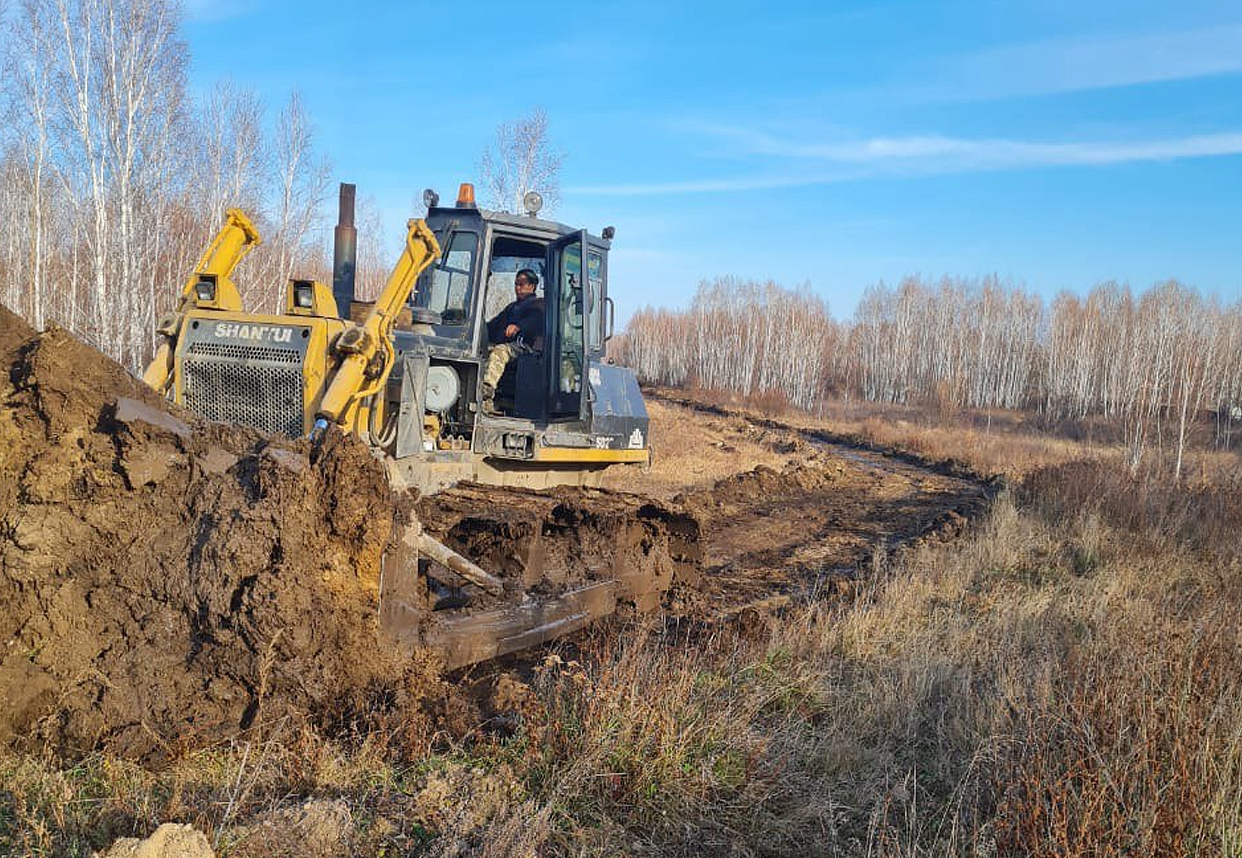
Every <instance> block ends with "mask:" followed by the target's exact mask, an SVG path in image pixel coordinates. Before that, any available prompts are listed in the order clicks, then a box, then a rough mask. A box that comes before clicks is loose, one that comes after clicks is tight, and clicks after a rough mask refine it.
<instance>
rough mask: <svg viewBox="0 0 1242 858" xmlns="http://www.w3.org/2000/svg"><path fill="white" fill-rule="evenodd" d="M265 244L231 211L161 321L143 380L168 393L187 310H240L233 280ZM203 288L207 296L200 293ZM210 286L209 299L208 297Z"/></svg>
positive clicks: (247, 221) (244, 219)
mask: <svg viewBox="0 0 1242 858" xmlns="http://www.w3.org/2000/svg"><path fill="white" fill-rule="evenodd" d="M261 242H262V238H260V237H259V230H258V229H256V228H255V225H254V223H252V222H251V220H250V218H248V217H246V215H245V213H244V212H242V210H241V209H229V210H228V212H227V214H226V215H225V220H224V226H223V227H221V228H220V231H219V232H218V233H216V237H215V238H214V239H213V240H212V242H211V244H209V245H207V249H206V250H204V251H203V255H202V256H201V257H200V258H199V260H198V264H197V265H196V266H194V273H193V274H191V275H190V277H189V279H188V280H186V283H185V286H183V287H182V289H181V302H180V304H178V306H177V309H176V310H174V311H173V312H171V313H168V314H167V315H165V316H164V318H162V319H160V323H159V325H158V326H157V327H156V332H157V333H158V334H159V335H160V344H159V346H158V347H157V348H156V350H155V357H154V358H153V359H152V360H151V363H150V364H148V365H147V369H146V372H144V373H143V374H142V380H143V381H145V382H146V383H147V384H148V385H150V386H151V387H153V388H155V389H156V390H157V391H159V392H160V393H165V394H166V393H167V391H168V382H169V380H170V379H171V378H172V373H173V358H174V354H175V352H176V350H177V336H178V334H180V332H181V321H182V318H183V317H184V316H185V313H186V311H187V310H189V309H191V308H193V307H210V308H212V309H216V310H240V309H241V296H240V295H239V294H238V292H237V287H236V286H235V285H234V284H233V281H232V280H231V279H230V277H231V276H232V274H233V269H235V268H236V267H237V264H238V263H239V262H241V261H242V259H243V258H244V257H245V256H246V254H247V253H249V252H250V251H251V250H253V249H254V248H255V247H257V246H258V245H259V244H260V243H261ZM200 286H202V287H203V289H204V294H203V295H200V294H199V289H200ZM207 286H210V296H209V297H207Z"/></svg>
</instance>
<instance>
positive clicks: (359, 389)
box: [311, 219, 440, 436]
mask: <svg viewBox="0 0 1242 858" xmlns="http://www.w3.org/2000/svg"><path fill="white" fill-rule="evenodd" d="M439 255H440V245H439V244H438V243H437V242H436V237H435V234H434V233H433V232H432V231H431V230H430V229H429V228H428V227H427V223H426V221H423V220H421V219H420V220H411V221H410V222H409V224H408V231H407V233H406V236H405V250H404V251H403V252H402V254H401V258H400V259H398V260H397V265H396V267H395V268H393V271H392V274H390V275H389V276H388V282H387V283H385V284H384V290H383V291H382V292H381V293H380V296H379V298H378V299H377V300H376V302H375V306H374V307H372V308H371V312H370V314H369V315H368V316H367V318H366V320H365V321H364V322H363V323H362V324H361V325H359V326H358V327H353V328H346V329H345V330H344V331H343V332H342V333H341V335H340V337H338V338H337V341H336V345H335V347H334V348H335V351H336V353H337V355H338V357H339V358H340V363H339V365H338V366H337V370H336V372H335V373H334V374H333V376H332V378H331V379H330V381H329V382H328V385H327V389H326V390H325V392H324V395H323V400H322V402H321V403H320V406H319V411H318V412H317V413H316V414H315V425H314V429H312V431H311V434H312V436H315V435H319V434H320V433H322V432H323V430H324V429H326V428H327V426H328V424H329V423H336V424H338V425H345V424H348V423H349V421H350V418H351V417H352V416H353V412H354V411H355V409H356V408H357V406H358V404H359V403H362V402H364V401H365V400H366V399H367V398H368V397H370V396H373V395H374V394H375V393H376V392H377V391H381V390H383V389H384V385H385V384H387V382H388V376H389V374H390V373H391V372H392V367H393V363H394V362H395V360H396V353H395V352H394V351H393V347H392V329H393V326H394V325H395V324H396V322H397V314H398V313H400V312H401V308H402V307H404V306H405V303H406V301H408V300H409V298H410V292H412V291H413V289H414V283H415V282H416V281H417V280H418V275H420V274H422V273H423V270H424V269H425V268H426V267H427V266H428V265H430V264H431V263H432V262H433V261H434V260H435V259H436V257H438V256H439Z"/></svg>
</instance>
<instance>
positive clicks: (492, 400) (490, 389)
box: [483, 381, 497, 416]
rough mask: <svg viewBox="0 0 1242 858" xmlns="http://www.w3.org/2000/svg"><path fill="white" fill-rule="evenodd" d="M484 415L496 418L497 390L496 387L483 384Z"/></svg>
mask: <svg viewBox="0 0 1242 858" xmlns="http://www.w3.org/2000/svg"><path fill="white" fill-rule="evenodd" d="M483 413H484V414H487V415H489V416H495V415H496V413H497V411H496V388H495V386H494V385H491V384H488V383H487V382H486V381H485V382H483Z"/></svg>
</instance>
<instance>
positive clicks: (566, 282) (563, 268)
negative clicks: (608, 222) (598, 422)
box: [544, 230, 591, 420]
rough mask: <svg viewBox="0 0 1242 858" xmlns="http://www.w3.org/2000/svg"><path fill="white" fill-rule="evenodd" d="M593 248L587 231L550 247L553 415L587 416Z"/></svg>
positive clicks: (548, 344) (547, 293)
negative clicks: (588, 258) (589, 283)
mask: <svg viewBox="0 0 1242 858" xmlns="http://www.w3.org/2000/svg"><path fill="white" fill-rule="evenodd" d="M588 247H589V241H588V239H587V233H586V230H582V231H580V232H576V233H572V234H570V235H566V236H564V237H562V238H560V239H558V240H556V241H554V242H553V243H552V244H550V245H549V246H548V259H547V266H546V268H545V269H544V270H545V271H546V272H548V274H549V275H550V277H549V280H548V283H547V284H546V288H545V289H544V303H545V315H546V324H547V331H548V333H547V337H546V341H545V346H544V354H545V356H546V357H547V367H546V369H547V379H548V417H549V418H550V419H554V420H556V419H560V420H565V419H581V418H582V417H583V416H584V412H585V410H586V408H587V403H586V401H585V400H584V397H583V395H582V392H583V390H584V389H586V388H587V373H588V372H589V371H590V360H589V358H588V354H587V342H588V340H589V339H591V338H590V337H589V336H588V333H587V324H588V317H589V315H590V308H589V307H588V295H589V289H588V288H587V276H586V269H585V262H586V260H585V255H586V250H587V248H588Z"/></svg>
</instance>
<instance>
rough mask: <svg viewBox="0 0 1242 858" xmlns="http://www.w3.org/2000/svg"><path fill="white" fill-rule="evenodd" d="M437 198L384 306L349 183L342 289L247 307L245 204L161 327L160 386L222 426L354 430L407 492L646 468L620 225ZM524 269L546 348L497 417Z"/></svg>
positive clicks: (339, 239) (527, 358)
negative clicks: (492, 324) (626, 353)
mask: <svg viewBox="0 0 1242 858" xmlns="http://www.w3.org/2000/svg"><path fill="white" fill-rule="evenodd" d="M537 196H538V195H537V194H528V195H527V197H528V200H529V202H530V205H531V206H532V208H533V211H529V213H528V214H526V215H519V216H514V215H511V214H507V213H503V212H491V211H486V210H481V209H479V208H478V207H477V206H476V205H475V203H474V191H473V187H472V186H471V185H469V184H464V185H462V187H461V189H460V191H459V195H458V199H457V201H456V204H455V205H454V206H451V207H447V206H446V207H442V206H440V205H439V198H438V197H437V196H436V195H435V194H434V192H432V191H428V192H426V195H425V202H427V203H428V212H427V216H426V218H425V219H419V220H411V221H410V222H409V224H408V230H407V234H406V238H405V247H404V250H403V252H402V254H401V257H400V259H399V260H398V262H397V264H396V266H395V267H394V268H393V271H392V274H391V275H390V276H389V278H388V281H387V283H386V284H385V286H384V288H383V291H382V292H381V294H380V295H379V297H378V298H377V299H376V300H375V301H374V302H360V301H356V300H354V298H355V296H354V271H355V263H356V260H355V247H356V235H357V234H356V230H355V227H354V224H353V214H354V212H353V209H354V205H353V200H354V189H353V186H352V185H343V186H342V190H341V206H340V208H341V211H340V221H339V223H338V225H337V228H336V252H335V260H334V271H333V287H332V288H331V289H329V288H328V287H327V286H326V285H324V284H322V283H319V282H316V281H312V280H301V279H296V278H295V279H292V280H290V281H289V282H288V284H287V287H286V289H285V298H284V312H283V313H282V314H280V315H261V314H255V313H249V312H246V311H244V310H243V309H242V306H241V299H240V297H239V295H238V291H237V288H236V287H235V285H234V284H233V282H232V280H231V279H230V277H231V275H232V272H233V270H234V268H235V267H236V266H237V264H238V263H239V262H240V261H241V260H242V259H243V258H244V257H245V255H246V254H247V253H248V252H249V250H250V249H251V248H253V247H254V246H255V245H256V244H257V243H258V242H259V234H258V231H257V230H256V229H255V227H254V225H253V224H252V223H251V222H250V220H249V219H248V218H247V217H246V216H245V215H244V214H243V213H242V212H240V211H238V210H236V209H234V210H230V211H229V213H228V217H227V221H226V223H225V226H224V228H223V229H222V230H221V232H220V234H219V235H218V236H217V237H216V239H215V241H214V242H213V243H212V244H211V246H210V247H209V248H208V249H207V251H206V252H205V253H204V255H203V257H202V259H201V260H200V262H199V264H198V265H197V266H196V268H195V272H194V274H193V275H192V276H191V277H190V279H189V281H188V282H187V283H186V284H185V288H184V290H183V293H182V301H181V306H180V307H179V309H178V310H177V311H176V312H174V313H172V314H170V315H169V316H168V317H166V318H165V319H164V320H162V321H161V323H160V326H159V333H160V335H161V340H162V342H161V343H160V346H159V350H158V353H157V354H156V356H155V359H154V360H153V361H152V362H151V364H150V366H149V368H148V369H147V371H146V373H145V375H144V380H145V381H146V382H147V383H148V384H150V385H151V386H152V387H154V388H155V389H157V390H159V391H161V392H163V393H165V394H166V395H168V396H169V397H170V398H171V399H172V400H173V401H174V402H176V403H177V404H179V405H183V406H185V407H187V408H189V409H191V410H192V411H195V412H197V413H199V414H201V415H202V416H204V417H206V418H208V419H211V420H222V421H230V422H236V423H241V424H243V425H248V426H252V427H254V428H256V429H260V430H264V431H267V432H272V433H284V434H287V435H291V436H298V435H304V434H311V433H313V432H316V431H321V430H322V429H323V428H324V427H326V426H327V425H329V424H333V425H337V426H340V427H341V428H342V429H344V430H345V431H347V432H351V433H353V434H355V435H357V436H358V437H360V438H362V439H363V440H365V441H367V442H368V443H369V444H371V445H372V446H373V447H375V448H376V449H377V450H382V451H383V452H384V453H385V454H386V455H387V461H388V463H389V469H390V473H391V476H392V479H393V482H394V484H395V485H398V486H410V487H416V488H418V489H420V490H422V491H423V492H429V491H434V490H436V489H438V488H441V487H443V486H447V485H452V484H454V483H456V482H459V481H462V480H473V481H477V482H482V483H486V484H493V485H516V486H526V487H531V488H541V487H547V486H552V485H564V484H573V485H589V484H592V483H593V482H596V481H597V480H598V477H599V475H600V472H601V471H602V469H603V468H605V467H607V466H609V465H614V464H645V463H646V462H647V461H648V459H649V456H650V446H649V441H648V418H647V411H646V408H645V407H644V405H643V400H642V395H641V393H640V392H639V388H638V383H637V381H636V379H635V378H634V375H633V373H632V372H630V371H629V370H628V369H625V368H622V367H618V366H613V365H611V364H609V363H608V362H607V361H606V360H605V358H604V349H605V344H606V343H607V341H608V339H609V338H610V337H611V336H612V326H613V319H614V313H613V303H612V300H611V299H610V298H609V297H608V288H607V277H608V250H609V246H610V239H611V238H612V230H611V228H608V229H605V230H603V235H602V236H594V235H591V234H589V233H588V232H587V231H585V230H576V229H572V228H570V227H567V226H565V225H564V224H560V223H555V222H552V221H547V220H542V219H539V218H538V217H536V216H535V215H536V214H537V212H538V206H537V202H536V198H537ZM519 271H530V272H534V273H535V274H536V277H537V279H539V280H540V281H541V282H542V283H543V284H545V285H544V289H543V295H542V303H543V307H544V314H543V315H544V319H545V326H544V331H543V334H542V336H541V337H539V338H538V339H540V340H541V343H539V345H540V346H541V348H532V349H529V350H528V351H527V352H526V353H524V354H520V355H518V356H517V357H516V359H515V360H513V361H512V363H511V364H510V366H509V367H508V368H507V369H506V371H505V374H504V376H502V377H501V379H500V383H499V384H498V385H496V388H497V389H496V393H495V402H496V404H497V406H498V410H497V413H487V410H486V409H484V407H483V403H484V399H485V397H484V395H483V367H484V366H485V362H486V359H487V352H488V346H489V343H488V331H487V320H488V317H489V316H490V315H493V314H494V313H495V312H497V311H498V310H499V309H500V308H502V307H503V306H504V304H505V303H506V302H507V301H508V300H509V299H510V298H511V297H512V294H513V282H514V278H515V276H516V275H517V273H518V272H519Z"/></svg>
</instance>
